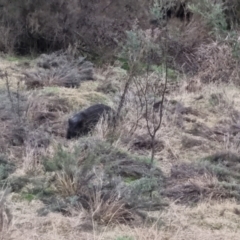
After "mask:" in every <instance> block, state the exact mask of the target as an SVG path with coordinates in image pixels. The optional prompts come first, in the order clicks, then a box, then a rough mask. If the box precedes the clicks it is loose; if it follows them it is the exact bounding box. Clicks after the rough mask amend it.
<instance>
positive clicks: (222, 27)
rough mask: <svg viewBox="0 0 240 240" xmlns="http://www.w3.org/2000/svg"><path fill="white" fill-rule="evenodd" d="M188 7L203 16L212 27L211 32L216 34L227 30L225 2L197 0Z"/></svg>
mask: <svg viewBox="0 0 240 240" xmlns="http://www.w3.org/2000/svg"><path fill="white" fill-rule="evenodd" d="M188 8H189V9H190V11H191V12H193V13H195V14H198V15H200V16H201V17H202V18H203V20H204V22H205V23H206V25H207V26H209V27H210V28H211V29H212V31H211V33H212V34H214V35H215V36H218V34H221V33H224V32H225V31H226V30H227V21H226V16H225V13H224V10H225V7H224V4H223V3H215V2H214V1H212V0H202V1H198V0H197V1H196V3H192V4H188Z"/></svg>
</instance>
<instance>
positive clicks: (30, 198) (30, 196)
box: [21, 193, 35, 202]
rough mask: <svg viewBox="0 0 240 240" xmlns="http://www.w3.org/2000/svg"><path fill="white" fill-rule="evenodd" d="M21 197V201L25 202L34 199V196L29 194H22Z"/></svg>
mask: <svg viewBox="0 0 240 240" xmlns="http://www.w3.org/2000/svg"><path fill="white" fill-rule="evenodd" d="M21 196H22V199H24V200H27V201H28V202H31V201H32V200H33V199H34V198H35V196H34V195H33V194H30V193H23V194H22V195H21Z"/></svg>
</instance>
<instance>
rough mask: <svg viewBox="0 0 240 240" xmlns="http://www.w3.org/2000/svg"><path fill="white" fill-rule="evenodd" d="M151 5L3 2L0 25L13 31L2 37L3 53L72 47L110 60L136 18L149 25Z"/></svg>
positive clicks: (142, 3) (105, 2)
mask: <svg viewBox="0 0 240 240" xmlns="http://www.w3.org/2000/svg"><path fill="white" fill-rule="evenodd" d="M148 6H149V3H148V2H147V1H146V2H145V1H140V0H139V1H135V2H134V1H133V2H130V3H129V2H128V1H121V3H119V2H118V3H117V2H113V1H111V2H110V3H109V2H108V1H106V0H104V1H101V2H95V1H89V0H83V1H80V2H79V1H77V0H71V1H65V0H61V1H58V0H51V1H48V2H44V3H42V2H41V1H38V2H35V3H32V2H29V1H26V0H21V1H19V2H17V3H16V2H9V1H7V0H2V1H1V9H0V16H1V17H0V20H1V21H0V22H1V24H0V26H1V27H2V28H6V29H11V31H9V32H8V34H6V31H4V32H5V35H1V36H2V37H3V40H2V42H3V46H2V49H0V50H2V51H8V50H9V49H11V48H12V47H13V48H14V50H16V51H18V52H20V53H29V52H31V51H40V52H43V51H49V50H50V51H52V50H59V49H67V48H68V47H69V46H71V47H72V48H74V49H76V51H77V52H78V53H79V52H80V53H81V54H82V53H84V54H90V55H92V56H94V57H99V56H101V57H103V58H104V57H106V58H108V56H109V54H110V55H112V53H113V51H114V49H116V48H117V47H118V42H119V41H121V39H122V38H124V31H125V30H126V29H130V28H131V24H132V22H133V20H135V18H138V19H140V22H141V24H142V25H143V26H144V25H147V24H148V23H147V21H146V17H147V16H148V12H147V11H146V9H147V8H148ZM106 13H107V14H106ZM0 47H1V45H0ZM103 53H104V54H103Z"/></svg>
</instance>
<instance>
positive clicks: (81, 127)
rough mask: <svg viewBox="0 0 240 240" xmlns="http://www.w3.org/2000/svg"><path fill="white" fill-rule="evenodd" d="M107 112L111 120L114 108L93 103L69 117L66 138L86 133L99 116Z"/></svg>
mask: <svg viewBox="0 0 240 240" xmlns="http://www.w3.org/2000/svg"><path fill="white" fill-rule="evenodd" d="M105 114H107V115H108V116H111V117H110V118H109V119H110V120H113V119H114V115H115V112H114V110H113V109H112V108H111V107H109V106H107V105H104V104H95V105H93V106H91V107H89V108H87V109H85V110H83V111H81V112H79V113H77V114H75V115H74V116H72V117H71V118H69V120H68V130H67V136H66V138H67V139H71V138H75V137H80V136H83V135H86V134H88V133H89V132H90V131H91V130H92V128H93V127H95V126H96V124H97V123H98V121H99V119H100V118H101V116H103V115H105Z"/></svg>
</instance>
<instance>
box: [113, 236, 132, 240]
mask: <svg viewBox="0 0 240 240" xmlns="http://www.w3.org/2000/svg"><path fill="white" fill-rule="evenodd" d="M115 240H134V238H133V237H128V236H122V237H117V238H116V239H115Z"/></svg>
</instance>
